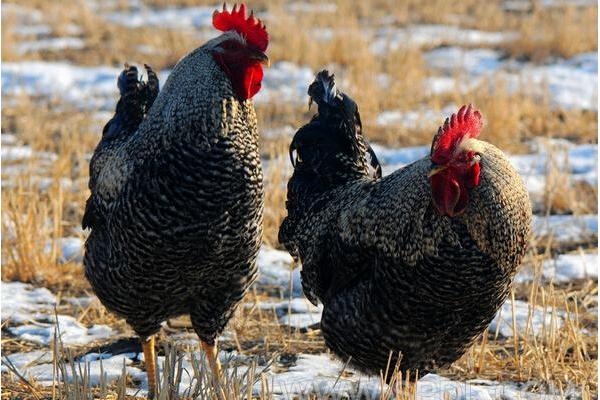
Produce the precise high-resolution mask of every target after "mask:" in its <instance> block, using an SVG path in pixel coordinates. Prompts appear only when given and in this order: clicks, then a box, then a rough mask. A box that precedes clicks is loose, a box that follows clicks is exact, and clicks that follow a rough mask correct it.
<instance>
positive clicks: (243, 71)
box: [213, 53, 264, 101]
mask: <svg viewBox="0 0 600 400" xmlns="http://www.w3.org/2000/svg"><path fill="white" fill-rule="evenodd" d="M213 56H214V58H215V60H216V61H217V63H219V65H220V66H221V67H222V68H223V71H224V72H225V75H227V77H228V78H229V81H230V82H231V86H232V87H233V91H234V92H235V95H236V96H237V97H238V98H239V99H240V100H242V101H243V100H247V99H250V98H252V97H253V96H254V95H255V94H256V93H258V91H259V90H260V88H261V86H262V79H263V75H264V73H263V68H262V65H261V64H260V63H259V62H257V61H254V60H251V61H246V62H241V61H240V60H239V59H238V60H231V59H227V57H226V56H224V55H222V54H220V53H216V54H214V55H213Z"/></svg>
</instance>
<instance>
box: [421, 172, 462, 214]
mask: <svg viewBox="0 0 600 400" xmlns="http://www.w3.org/2000/svg"><path fill="white" fill-rule="evenodd" d="M430 179H431V198H432V200H433V205H434V207H435V208H436V210H437V211H438V213H439V214H440V215H447V216H449V217H454V216H456V215H459V214H461V213H462V212H464V211H465V209H466V208H467V205H468V201H469V195H468V193H467V188H466V186H465V184H464V183H463V181H462V179H461V178H459V177H458V175H457V174H456V172H455V171H454V170H452V169H446V170H444V171H442V172H440V173H437V174H435V175H433V176H432V177H431V178H430Z"/></svg>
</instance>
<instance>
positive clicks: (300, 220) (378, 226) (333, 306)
mask: <svg viewBox="0 0 600 400" xmlns="http://www.w3.org/2000/svg"><path fill="white" fill-rule="evenodd" d="M481 146H482V148H483V149H484V151H483V152H482V153H481V184H480V185H479V186H477V187H475V188H473V189H470V200H469V205H468V208H467V210H466V212H465V213H464V214H462V215H461V216H458V217H455V218H449V217H445V216H440V215H439V214H438V213H437V212H436V211H435V210H434V208H433V207H432V204H431V188H430V183H429V180H428V178H427V174H428V172H429V171H430V169H431V161H430V159H429V157H426V158H424V159H422V160H419V161H417V162H415V163H413V164H410V165H408V166H406V167H405V168H403V169H401V170H398V171H396V172H394V173H393V174H391V175H388V176H386V177H384V178H381V179H372V178H369V177H368V176H367V175H366V173H364V174H363V177H362V178H360V179H356V178H354V175H355V174H354V172H352V174H351V175H349V176H352V177H351V178H350V179H348V180H347V181H346V182H345V183H342V184H340V185H337V186H333V187H332V188H331V189H330V190H327V191H325V192H320V193H317V192H313V193H312V195H311V194H310V193H309V192H310V191H311V189H310V187H308V186H306V185H305V187H304V189H303V191H302V190H300V189H299V188H298V186H299V182H294V180H295V179H298V174H297V173H296V172H295V173H294V175H295V176H293V177H292V178H291V181H290V184H289V186H288V187H290V188H294V190H292V191H290V192H288V193H289V194H288V196H292V198H291V199H290V198H289V197H288V200H289V203H288V204H289V205H290V206H291V207H292V208H293V209H290V207H289V206H288V217H287V218H286V220H285V221H284V223H283V225H282V229H281V231H280V240H281V241H282V243H283V244H284V245H285V246H286V248H287V249H288V250H290V252H291V253H292V255H294V256H296V257H298V258H299V259H300V260H301V262H302V268H303V269H302V278H303V282H302V284H303V288H304V291H305V293H306V295H307V297H308V298H309V299H310V300H311V301H313V302H316V301H317V300H320V301H321V302H322V303H323V304H324V312H323V317H322V321H321V329H322V332H323V336H324V338H325V342H326V344H327V346H328V347H329V348H331V349H332V351H333V352H334V353H335V354H337V355H338V356H339V357H341V358H342V359H343V360H347V359H348V358H349V357H352V360H351V365H353V366H354V367H356V368H358V369H360V370H362V371H365V372H367V373H372V374H378V373H379V372H380V371H382V370H384V371H385V369H386V366H387V364H388V358H389V356H390V352H392V353H393V354H394V356H393V359H392V366H393V365H394V363H395V362H396V360H398V358H397V357H398V354H401V361H400V369H401V370H403V371H406V370H408V369H410V370H413V371H414V370H417V369H418V370H419V373H420V376H423V375H424V374H425V373H427V372H428V371H430V370H432V369H433V368H437V367H443V366H447V365H449V364H450V363H452V362H454V361H455V360H456V359H458V358H459V357H460V356H461V355H462V354H463V353H464V352H465V351H466V350H467V349H468V348H469V346H470V345H471V344H472V343H473V341H474V340H475V339H476V338H477V337H478V336H479V335H480V334H481V333H482V332H483V331H484V330H485V328H486V327H487V326H488V324H489V323H490V322H491V320H492V318H493V317H494V315H495V313H496V312H497V310H498V308H499V307H500V306H501V305H502V303H503V302H504V301H505V299H506V297H507V295H508V293H509V290H510V285H511V281H512V277H513V276H514V274H515V272H516V269H517V267H518V265H519V264H520V262H521V259H522V257H523V255H524V253H525V250H526V246H527V242H528V239H529V235H530V224H531V208H530V201H529V197H528V194H527V191H526V189H525V187H524V185H523V183H522V181H521V178H520V177H519V176H518V174H517V173H516V171H515V170H514V169H513V168H512V166H511V165H510V164H509V162H508V160H507V158H506V157H505V156H504V154H503V153H502V152H501V151H500V150H498V149H497V148H496V147H494V146H493V145H491V144H488V143H486V142H481ZM298 193H302V201H298V199H294V198H293V197H294V196H296V195H297V194H298Z"/></svg>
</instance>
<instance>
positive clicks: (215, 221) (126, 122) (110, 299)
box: [83, 4, 268, 394]
mask: <svg viewBox="0 0 600 400" xmlns="http://www.w3.org/2000/svg"><path fill="white" fill-rule="evenodd" d="M213 25H214V27H215V28H216V29H218V30H220V31H223V32H224V33H223V34H222V35H221V36H219V37H217V38H215V39H212V40H210V41H208V42H207V43H206V44H205V45H203V46H202V47H199V48H198V49H196V50H194V51H193V52H192V53H190V54H189V55H187V56H186V57H184V58H183V59H181V60H180V61H179V63H178V64H177V65H176V66H175V68H174V69H173V71H172V72H171V75H170V76H169V79H168V80H167V82H166V84H165V85H164V88H163V89H162V91H161V92H160V93H159V94H158V96H157V93H158V79H157V78H156V75H155V74H154V73H153V72H152V71H151V70H148V82H147V83H145V82H140V81H138V77H137V70H136V69H135V68H133V67H130V68H128V69H126V70H125V71H124V72H123V73H122V74H121V76H120V78H119V82H118V83H119V89H120V92H121V99H120V100H119V104H118V105H117V111H116V115H115V117H114V118H113V119H111V121H110V122H109V123H108V124H107V126H106V127H105V129H104V133H103V137H102V140H101V142H100V144H99V145H98V147H97V148H96V151H95V152H94V156H93V158H92V161H91V163H90V189H91V192H92V194H91V197H90V199H89V200H88V203H87V205H86V211H85V215H84V217H83V226H84V228H86V227H89V228H91V234H90V236H89V238H88V239H87V242H86V253H85V259H84V264H85V273H86V276H87V278H88V280H89V281H90V283H91V285H92V287H93V289H94V291H95V292H96V294H97V295H98V297H99V298H100V301H101V302H102V304H104V305H105V306H106V308H108V309H109V310H111V311H113V312H115V313H116V314H118V315H120V316H123V317H124V318H125V319H126V320H127V322H128V323H129V324H130V325H131V326H132V327H133V329H134V330H135V332H136V333H137V334H138V335H139V336H140V338H141V340H142V344H143V350H144V355H145V360H146V369H147V373H148V381H149V387H150V392H151V394H152V393H153V392H154V389H155V385H156V382H155V376H156V375H155V374H156V372H155V371H156V370H155V365H154V360H155V356H154V340H153V335H154V334H155V333H156V332H157V331H158V330H159V328H160V325H161V323H162V322H163V321H165V320H167V319H168V318H171V317H175V316H179V315H182V314H189V315H190V317H191V321H192V325H193V327H194V330H195V331H196V333H197V334H198V336H199V337H200V339H201V342H202V347H203V349H204V350H205V351H206V354H207V357H208V360H209V363H210V365H211V367H212V368H213V372H214V373H215V374H218V373H219V369H220V366H219V363H218V358H217V349H216V344H215V341H216V338H217V336H218V335H219V334H220V333H221V332H222V330H223V329H224V327H225V325H226V324H227V322H228V321H229V319H230V318H231V315H232V313H233V311H234V308H235V306H236V305H237V303H238V302H239V301H240V300H241V298H242V296H243V295H244V293H245V292H246V290H247V288H248V286H249V285H250V284H251V283H252V281H253V280H254V278H255V276H256V256H257V253H258V249H259V246H260V240H261V234H262V226H261V225H262V213H263V187H262V170H261V164H260V156H259V151H258V145H257V142H258V132H257V119H256V114H255V111H254V106H253V103H252V101H251V100H250V99H251V98H252V96H254V95H255V94H256V93H257V92H258V91H259V90H260V87H261V80H262V78H263V70H262V64H265V63H268V58H267V56H266V55H265V51H266V49H267V45H268V34H267V32H266V30H265V26H264V25H263V24H262V22H261V21H260V20H257V19H255V18H254V16H253V15H252V14H251V15H250V16H249V17H247V16H246V8H245V6H244V5H243V4H242V5H241V6H240V7H239V9H238V8H237V7H234V8H233V10H232V11H228V10H227V9H226V7H225V6H223V11H222V12H215V13H214V15H213ZM155 98H156V99H155Z"/></svg>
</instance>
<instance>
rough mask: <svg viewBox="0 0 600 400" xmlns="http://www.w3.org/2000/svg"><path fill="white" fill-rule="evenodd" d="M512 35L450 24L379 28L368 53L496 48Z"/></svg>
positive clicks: (512, 34) (515, 35)
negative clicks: (403, 50) (424, 49)
mask: <svg viewBox="0 0 600 400" xmlns="http://www.w3.org/2000/svg"><path fill="white" fill-rule="evenodd" d="M517 37H518V34H517V33H516V32H486V31H480V30H476V29H464V28H459V27H456V26H451V25H410V26H407V27H404V28H395V27H384V28H381V29H380V30H379V31H378V32H377V35H376V38H375V39H373V41H372V43H371V51H372V52H373V53H375V54H378V55H382V54H385V53H387V52H389V51H394V50H397V49H401V48H407V47H424V46H428V47H437V46H441V45H450V44H455V45H469V46H475V45H488V46H490V45H492V46H493V45H498V44H500V43H503V42H508V41H511V40H514V39H516V38H517Z"/></svg>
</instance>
